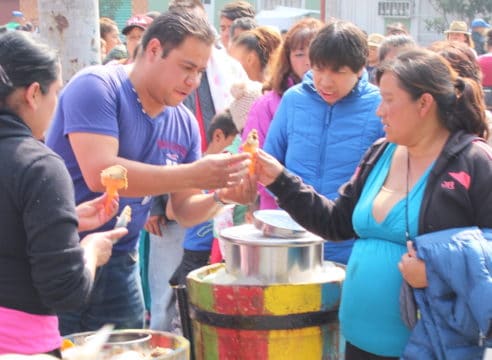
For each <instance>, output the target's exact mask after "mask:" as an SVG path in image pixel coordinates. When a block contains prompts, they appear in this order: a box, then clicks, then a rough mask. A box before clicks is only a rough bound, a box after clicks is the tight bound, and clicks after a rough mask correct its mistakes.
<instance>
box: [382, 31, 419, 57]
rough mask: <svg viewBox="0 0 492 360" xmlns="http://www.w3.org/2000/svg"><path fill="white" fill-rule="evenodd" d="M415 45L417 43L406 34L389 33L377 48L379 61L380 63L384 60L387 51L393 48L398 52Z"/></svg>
mask: <svg viewBox="0 0 492 360" xmlns="http://www.w3.org/2000/svg"><path fill="white" fill-rule="evenodd" d="M414 47H417V43H416V42H415V40H414V39H412V38H411V37H410V36H408V35H402V34H400V35H390V36H387V37H386V38H385V39H384V40H383V42H382V43H381V46H380V47H379V50H378V57H379V62H380V63H382V62H383V61H385V60H386V56H388V54H389V52H390V51H391V50H393V49H397V50H398V52H401V51H404V50H407V49H410V48H414Z"/></svg>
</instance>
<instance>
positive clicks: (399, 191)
mask: <svg viewBox="0 0 492 360" xmlns="http://www.w3.org/2000/svg"><path fill="white" fill-rule="evenodd" d="M381 190H383V191H385V192H387V193H388V194H401V193H402V192H404V190H393V189H390V188H387V187H386V186H384V185H383V186H381Z"/></svg>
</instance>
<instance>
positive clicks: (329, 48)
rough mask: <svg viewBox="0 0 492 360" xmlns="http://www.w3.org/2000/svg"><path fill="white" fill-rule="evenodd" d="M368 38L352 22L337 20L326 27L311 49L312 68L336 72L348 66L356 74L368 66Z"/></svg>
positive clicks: (315, 38) (317, 36) (316, 37)
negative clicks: (328, 69)
mask: <svg viewBox="0 0 492 360" xmlns="http://www.w3.org/2000/svg"><path fill="white" fill-rule="evenodd" d="M368 55H369V48H368V45H367V36H366V35H365V34H364V32H363V31H362V30H361V29H359V28H358V27H357V26H355V25H354V24H352V23H351V22H348V21H344V20H336V21H333V22H331V23H329V24H327V25H325V26H324V27H323V28H322V29H321V30H320V31H319V32H318V34H317V35H316V36H315V37H314V39H313V41H312V42H311V45H310V47H309V60H310V61H311V66H313V67H314V66H316V67H320V68H326V67H329V68H331V69H332V70H334V71H337V70H339V69H340V68H342V67H344V66H348V67H349V68H350V69H351V70H352V71H353V72H354V73H356V72H358V71H360V70H361V69H362V68H364V66H365V65H366V61H367V56H368Z"/></svg>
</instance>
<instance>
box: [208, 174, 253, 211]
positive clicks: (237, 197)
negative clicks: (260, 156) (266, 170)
mask: <svg viewBox="0 0 492 360" xmlns="http://www.w3.org/2000/svg"><path fill="white" fill-rule="evenodd" d="M257 195H258V189H257V187H256V176H251V175H249V174H248V175H246V176H245V177H244V178H243V179H242V180H241V181H240V183H239V185H236V186H234V187H228V188H222V189H218V190H217V197H218V198H219V199H220V200H221V201H223V202H225V203H234V204H243V205H248V204H252V203H254V202H255V200H256V197H257Z"/></svg>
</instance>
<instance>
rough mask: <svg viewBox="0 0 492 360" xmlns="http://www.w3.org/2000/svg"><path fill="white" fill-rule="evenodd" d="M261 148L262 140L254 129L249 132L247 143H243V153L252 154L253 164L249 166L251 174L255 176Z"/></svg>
mask: <svg viewBox="0 0 492 360" xmlns="http://www.w3.org/2000/svg"><path fill="white" fill-rule="evenodd" d="M259 147H260V139H259V137H258V130H256V129H253V130H251V131H250V132H249V134H248V136H247V137H246V141H245V142H244V143H243V146H242V149H243V152H247V153H250V154H251V164H250V165H249V173H250V175H253V174H254V173H255V165H256V153H257V152H258V149H259Z"/></svg>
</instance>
